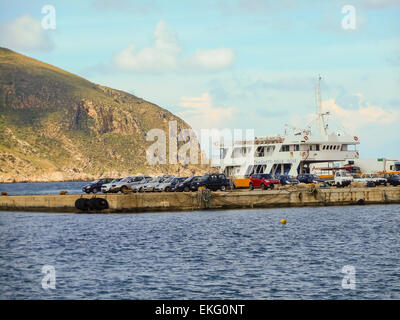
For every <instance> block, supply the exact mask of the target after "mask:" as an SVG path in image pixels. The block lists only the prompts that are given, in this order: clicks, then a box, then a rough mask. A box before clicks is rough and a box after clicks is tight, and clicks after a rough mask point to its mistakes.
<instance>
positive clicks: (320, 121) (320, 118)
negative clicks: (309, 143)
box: [315, 75, 329, 137]
mask: <svg viewBox="0 0 400 320" xmlns="http://www.w3.org/2000/svg"><path fill="white" fill-rule="evenodd" d="M321 80H322V78H321V76H320V75H318V85H317V88H316V94H315V100H316V101H315V102H316V106H317V112H316V113H317V128H318V130H319V133H320V136H322V137H323V136H327V135H328V132H327V128H328V125H326V124H325V119H324V116H327V115H329V112H325V113H323V112H322V98H321Z"/></svg>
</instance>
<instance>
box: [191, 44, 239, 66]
mask: <svg viewBox="0 0 400 320" xmlns="http://www.w3.org/2000/svg"><path fill="white" fill-rule="evenodd" d="M234 60H235V54H234V52H233V50H232V49H230V48H216V49H209V50H206V49H197V50H196V51H195V52H193V53H192V54H191V55H190V56H189V57H188V59H187V65H188V66H189V67H190V66H193V67H195V68H196V67H197V68H204V69H208V70H219V69H223V68H226V67H229V66H230V65H231V64H232V63H233V61H234Z"/></svg>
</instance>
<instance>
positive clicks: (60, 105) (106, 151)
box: [0, 48, 198, 181]
mask: <svg viewBox="0 0 400 320" xmlns="http://www.w3.org/2000/svg"><path fill="white" fill-rule="evenodd" d="M172 120H176V121H177V123H178V128H179V129H183V128H188V127H189V126H188V125H187V124H186V123H185V122H184V121H183V120H181V119H179V118H178V117H176V116H174V115H173V114H171V113H170V112H168V111H167V110H165V109H163V108H160V107H159V106H157V105H155V104H152V103H150V102H147V101H145V100H143V99H140V98H138V97H135V96H133V95H131V94H129V93H126V92H123V91H119V90H114V89H111V88H107V87H103V86H100V85H97V84H94V83H92V82H90V81H87V80H85V79H83V78H81V77H78V76H76V75H73V74H71V73H69V72H66V71H64V70H61V69H59V68H57V67H54V66H52V65H49V64H46V63H43V62H40V61H38V60H35V59H32V58H29V57H26V56H24V55H21V54H18V53H16V52H13V51H11V50H8V49H5V48H0V181H12V180H14V179H16V180H41V179H42V178H41V177H51V174H53V173H58V177H60V178H57V179H84V178H87V175H89V176H93V177H94V176H100V175H106V174H108V175H124V174H132V173H139V172H140V173H145V172H146V173H152V172H151V171H154V173H160V172H164V173H167V172H169V173H173V172H176V171H180V172H182V170H184V172H187V173H189V172H194V171H196V170H198V167H193V166H189V167H186V168H182V167H181V166H180V165H175V166H168V165H162V166H161V165H160V166H157V167H148V166H147V165H146V161H145V150H146V149H147V147H148V146H149V145H150V144H151V143H149V142H146V140H145V137H146V133H147V131H148V130H150V129H152V128H160V129H163V130H164V131H165V132H166V133H168V123H169V121H172ZM89 176H88V177H89ZM43 179H45V178H43Z"/></svg>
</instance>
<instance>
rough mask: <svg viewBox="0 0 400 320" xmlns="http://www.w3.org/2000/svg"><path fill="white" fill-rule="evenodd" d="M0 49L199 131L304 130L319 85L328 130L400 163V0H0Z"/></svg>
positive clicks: (366, 152) (366, 153)
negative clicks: (143, 103) (121, 94)
mask: <svg viewBox="0 0 400 320" xmlns="http://www.w3.org/2000/svg"><path fill="white" fill-rule="evenodd" d="M349 6H350V8H349ZM0 46H2V47H7V48H10V49H12V50H15V51H17V52H20V53H23V54H25V55H28V56H30V57H33V58H36V59H39V60H41V61H45V62H47V63H50V64H53V65H56V66H58V67H60V68H63V69H65V70H67V71H69V72H72V73H75V74H78V75H80V76H82V77H84V78H86V79H88V80H90V81H93V82H95V83H99V84H102V85H106V86H109V87H112V88H115V89H120V90H124V91H127V92H130V93H132V94H134V95H136V96H138V97H141V98H143V99H145V100H148V101H151V102H153V103H156V104H158V105H159V106H161V107H163V108H165V109H167V110H169V111H171V112H172V113H174V114H176V115H178V116H180V117H181V118H182V119H184V120H185V121H186V122H188V123H189V124H190V125H191V126H192V127H193V128H195V129H196V130H197V131H200V130H201V129H211V128H217V129H224V128H229V129H243V130H245V129H254V130H255V135H256V136H265V135H270V134H277V133H279V134H283V133H284V130H285V128H287V127H285V124H289V125H291V126H295V127H297V128H305V126H306V125H307V124H308V122H309V119H310V116H311V114H312V113H314V112H315V108H316V107H315V85H316V83H317V79H318V75H321V77H322V83H321V90H322V101H323V108H324V110H327V111H330V112H331V116H330V117H329V118H328V123H329V126H330V129H331V130H340V131H342V132H346V133H349V134H352V135H353V134H354V135H357V136H358V137H359V139H360V146H359V147H358V149H359V151H360V156H361V158H380V157H386V158H396V159H400V134H399V131H400V130H399V122H400V96H399V93H400V0H353V1H350V0H345V1H340V0H338V1H318V0H304V1H293V0H282V1H272V0H213V1H212V0H202V1H195V0H193V1H187V0H174V1H167V0H141V1H139V0H87V1H84V0H81V1H75V0H70V1H61V0H57V1H56V0H53V1H50V0H46V1H40V0H29V1H28V0H26V1H21V0H14V1H4V0H0Z"/></svg>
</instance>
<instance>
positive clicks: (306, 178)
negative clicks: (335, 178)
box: [296, 173, 324, 183]
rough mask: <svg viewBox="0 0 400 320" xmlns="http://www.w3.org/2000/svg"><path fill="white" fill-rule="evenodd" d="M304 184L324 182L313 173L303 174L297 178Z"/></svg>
mask: <svg viewBox="0 0 400 320" xmlns="http://www.w3.org/2000/svg"><path fill="white" fill-rule="evenodd" d="M296 179H297V180H299V181H300V182H302V183H318V182H324V180H322V179H321V178H319V177H318V176H317V175H316V174H312V173H301V174H299V175H298V176H297V177H296Z"/></svg>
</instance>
